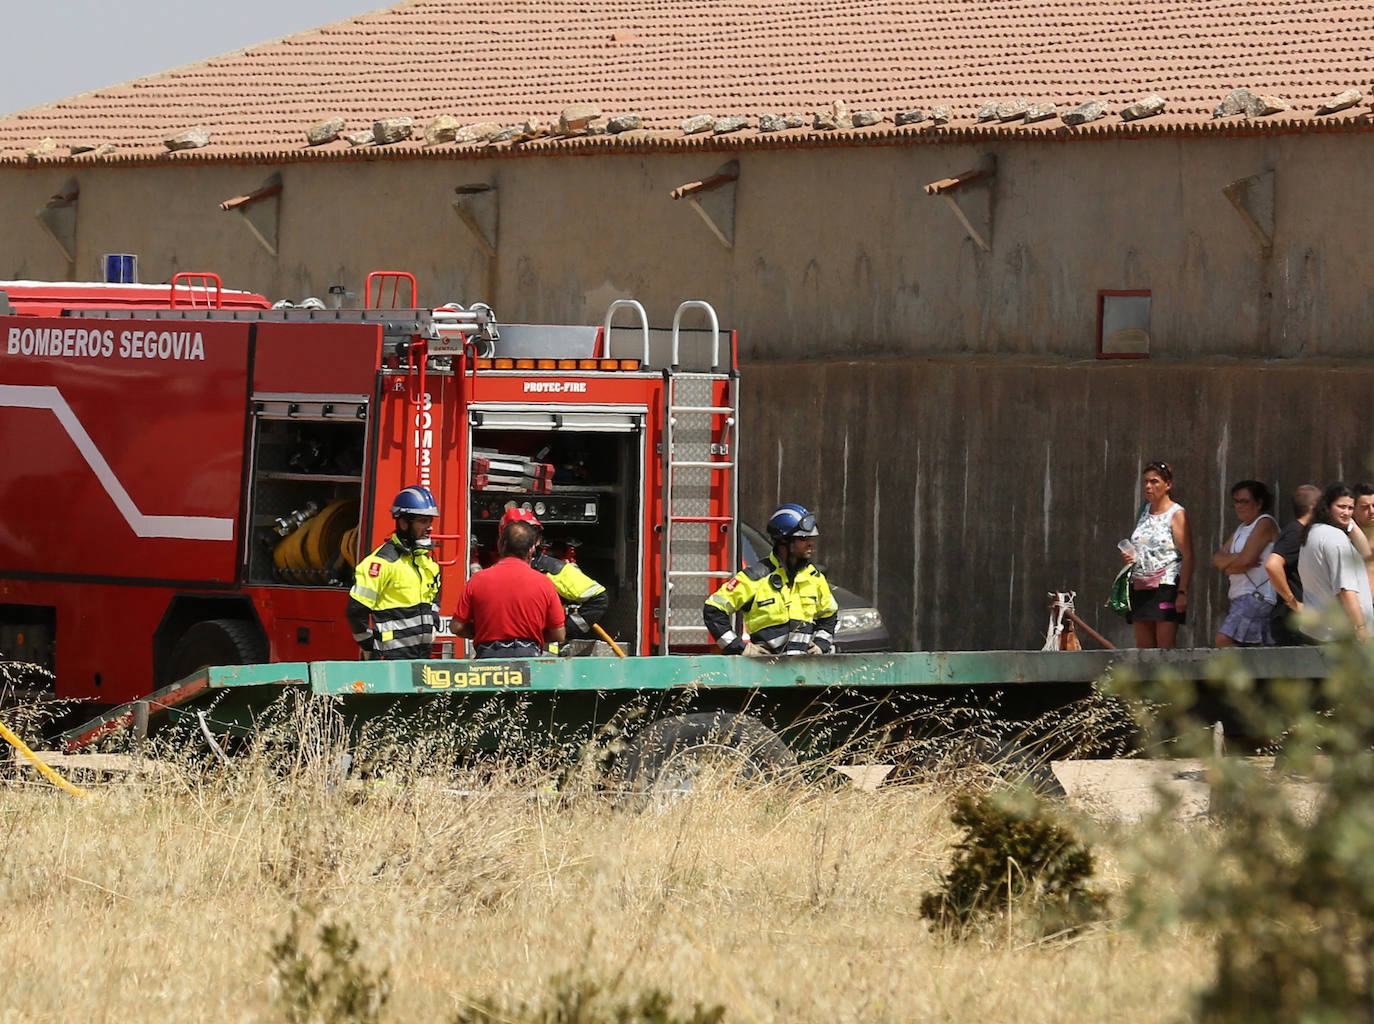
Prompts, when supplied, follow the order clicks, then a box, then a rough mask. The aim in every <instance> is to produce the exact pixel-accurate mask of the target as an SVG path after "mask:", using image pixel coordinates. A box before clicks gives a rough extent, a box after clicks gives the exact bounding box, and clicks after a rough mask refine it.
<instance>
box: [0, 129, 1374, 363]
mask: <svg viewBox="0 0 1374 1024" xmlns="http://www.w3.org/2000/svg"><path fill="white" fill-rule="evenodd" d="M1372 144H1374V137H1371V136H1369V135H1363V134H1362V135H1354V134H1351V135H1334V134H1333V135H1311V136H1297V135H1290V136H1278V137H1273V138H1230V139H1228V138H1215V139H1214V138H1175V137H1165V138H1160V139H1146V140H1125V141H1084V140H1079V141H1070V142H1062V143H1055V142H1038V143H1030V142H1015V141H1008V142H1004V143H999V144H996V145H986V146H980V147H973V146H969V145H953V144H950V145H915V146H903V147H869V148H858V147H856V148H833V149H816V150H775V151H757V152H743V153H740V154H738V157H739V162H740V175H741V176H740V179H739V182H738V185H737V192H736V209H735V223H734V229H735V248H734V249H733V250H726V249H725V248H724V247H723V246H721V245H720V243H718V242H717V241H716V239H715V238H714V237H713V236H712V235H711V234H710V233H709V232H708V231H707V229H706V227H705V226H704V225H703V224H702V223H701V222H700V221H699V220H698V219H697V217H696V215H695V214H694V213H693V212H692V210H691V209H690V207H689V206H688V204H687V203H686V202H682V201H677V202H675V201H673V200H671V199H669V198H668V192H669V190H670V189H672V188H673V187H675V186H677V185H680V184H682V183H684V182H687V181H691V180H694V179H696V178H700V177H703V176H706V175H709V174H711V173H712V172H714V171H715V170H716V169H717V168H718V167H719V166H720V165H721V163H722V162H723V161H724V160H725V159H727V157H728V156H729V154H726V153H722V152H714V153H712V152H701V153H677V154H661V155H647V156H644V155H624V156H608V155H600V156H565V157H549V156H545V157H532V158H514V159H474V158H466V159H437V160H422V161H409V160H408V161H359V162H355V163H319V164H310V163H302V164H289V165H286V166H284V167H281V168H273V167H258V166H226V165H203V166H198V165H185V166H157V167H110V168H101V167H83V168H81V169H79V170H75V171H71V170H60V169H49V168H35V169H23V170H6V171H4V172H3V173H0V218H3V223H5V224H6V225H7V229H6V231H5V232H4V234H3V237H0V276H29V277H40V278H52V277H58V278H62V277H66V276H68V275H69V274H72V275H74V276H76V277H78V278H85V277H88V276H90V275H91V274H92V273H93V272H94V269H95V266H96V261H97V259H98V256H99V254H100V253H102V252H108V251H132V252H138V253H139V255H140V258H141V263H142V269H143V277H144V279H145V280H150V281H153V280H165V279H166V278H167V276H169V275H170V274H171V273H172V272H174V271H175V270H184V269H214V270H219V271H220V272H221V273H222V274H224V275H225V277H226V280H231V281H233V282H235V283H236V284H239V285H241V286H243V287H248V288H253V289H256V290H260V291H263V292H265V293H267V294H269V295H271V296H273V297H280V296H286V297H291V298H301V297H303V296H304V295H305V294H311V293H315V294H318V293H323V292H324V291H325V290H326V289H327V288H328V287H329V286H330V285H331V284H339V283H341V284H345V285H347V286H348V287H349V288H351V289H353V290H355V291H360V289H361V285H362V280H363V277H364V275H365V274H366V273H367V272H368V271H369V270H373V269H379V268H381V269H410V270H413V271H414V272H415V273H416V275H417V276H418V277H419V278H420V281H421V289H422V298H423V299H425V300H427V301H435V302H438V301H444V300H448V299H459V300H468V301H470V300H473V299H477V298H485V299H487V300H488V301H490V302H492V303H493V305H495V307H496V309H497V311H498V313H499V314H500V315H501V316H502V317H503V318H504V319H506V320H507V321H511V322H515V321H519V320H553V321H570V322H591V321H595V320H598V319H600V317H601V315H602V313H603V312H604V309H605V306H606V304H607V303H608V302H609V300H610V299H611V298H615V297H620V296H623V295H626V294H632V295H635V296H636V297H638V298H640V299H641V300H642V301H644V302H645V304H646V305H647V306H648V308H649V311H650V313H651V315H652V316H653V317H654V319H655V320H659V321H666V320H667V319H668V318H670V317H671V314H672V311H673V309H674V308H675V306H676V304H677V302H678V301H679V300H681V299H682V298H684V297H700V298H705V299H707V300H709V301H711V302H713V303H715V304H716V305H717V307H718V309H719V310H720V312H721V315H722V319H723V320H724V321H725V322H727V323H729V324H731V325H733V326H735V327H737V328H738V329H739V330H740V331H741V336H742V338H744V339H745V343H746V346H747V347H746V353H747V354H748V355H749V356H750V357H751V358H760V359H786V358H792V357H796V356H799V355H827V356H865V357H868V356H875V355H906V354H917V353H936V352H942V353H989V354H992V353H997V354H1002V353H1015V354H1032V353H1040V354H1055V355H1065V356H1075V357H1076V356H1085V355H1092V354H1093V352H1094V350H1095V338H1096V327H1097V292H1098V290H1099V289H1150V290H1151V291H1152V292H1153V309H1152V321H1151V334H1152V336H1153V351H1154V353H1155V355H1157V356H1168V357H1173V358H1184V357H1197V356H1211V355H1221V354H1225V355H1238V356H1240V355H1244V356H1261V357H1266V358H1267V357H1292V356H1299V355H1309V356H1310V355H1328V356H1329V355H1335V356H1356V357H1359V356H1363V355H1365V354H1366V350H1367V348H1368V344H1367V340H1366V338H1367V331H1366V326H1365V325H1366V324H1367V323H1369V322H1370V319H1371V316H1374V294H1371V292H1370V290H1369V289H1368V288H1366V287H1365V282H1364V280H1363V278H1362V277H1361V275H1360V274H1359V272H1358V271H1357V269H1356V268H1358V267H1360V266H1362V265H1363V261H1364V257H1365V254H1366V248H1367V247H1366V239H1368V238H1369V237H1370V236H1371V234H1374V208H1371V207H1370V205H1369V204H1367V203H1363V202H1361V201H1359V200H1358V199H1357V198H1355V197H1358V196H1359V195H1360V194H1362V193H1361V190H1362V188H1363V185H1364V169H1365V167H1366V166H1367V165H1368V163H1369V158H1370V157H1371V156H1374V151H1371V148H1370V147H1371V145H1372ZM989 154H991V155H993V156H995V158H996V160H997V171H996V174H995V176H994V177H993V178H992V179H991V182H990V183H989V184H988V185H987V186H973V187H971V188H970V189H968V190H966V191H964V192H962V193H959V196H958V198H959V202H960V203H961V205H963V206H964V207H965V208H967V209H968V210H969V211H970V212H971V213H972V214H973V216H974V219H975V220H979V219H980V211H981V210H984V209H986V210H989V211H990V220H991V227H990V237H991V243H992V249H991V251H990V252H984V251H982V250H981V249H979V248H978V247H977V246H975V245H974V244H973V242H971V241H970V240H969V239H968V238H967V237H966V236H965V234H964V231H963V229H962V227H961V226H960V225H959V223H958V221H957V220H956V219H955V217H954V215H953V214H952V213H951V212H950V210H949V209H948V208H947V206H946V204H945V202H944V200H943V199H939V198H931V197H929V196H926V195H925V194H924V192H923V191H922V186H923V185H924V184H926V183H927V182H930V181H934V180H936V179H939V178H941V177H944V176H946V175H949V174H951V173H955V172H957V171H960V170H962V169H964V168H966V167H969V166H971V165H973V164H974V163H976V162H977V161H978V159H979V158H980V157H982V156H985V155H989ZM1266 170H1273V171H1274V172H1275V178H1274V180H1275V186H1274V200H1275V202H1274V207H1275V216H1274V222H1275V230H1274V241H1275V244H1274V248H1273V251H1272V253H1271V254H1270V255H1268V256H1265V255H1262V251H1261V248H1260V245H1259V244H1258V243H1257V242H1256V240H1255V238H1254V236H1253V235H1252V233H1251V231H1250V229H1249V228H1248V227H1247V226H1246V225H1245V224H1244V222H1243V221H1242V220H1241V218H1240V216H1239V215H1237V213H1236V212H1235V210H1234V209H1233V208H1232V206H1231V204H1230V203H1229V202H1228V201H1227V199H1226V198H1225V197H1224V196H1223V194H1222V191H1221V190H1222V188H1223V187H1224V186H1225V185H1227V184H1228V183H1230V182H1232V181H1235V180H1237V179H1239V178H1242V177H1246V176H1249V175H1253V174H1257V173H1260V172H1263V171H1266ZM273 171H280V173H281V175H282V179H283V184H284V192H283V194H282V198H281V216H280V232H279V235H280V245H279V251H280V255H279V257H275V258H274V257H273V256H271V255H269V254H268V253H267V252H266V251H265V250H264V249H263V248H262V247H261V246H259V245H258V243H257V242H256V241H255V240H254V239H253V238H252V236H251V235H250V233H249V232H248V230H247V229H246V227H245V226H244V225H243V224H242V223H241V222H240V221H241V217H240V215H239V214H237V213H226V212H224V211H221V210H220V209H219V208H218V203H219V202H220V201H221V200H223V199H226V198H229V197H230V196H235V195H240V194H243V193H245V192H248V191H251V190H252V189H254V188H257V187H258V186H259V185H260V184H261V183H262V181H263V180H264V179H265V178H266V177H267V176H268V175H269V174H270V173H272V172H273ZM71 178H75V179H76V181H77V183H78V185H79V187H80V190H81V198H80V200H79V207H78V208H79V228H78V238H79V253H78V256H77V261H76V264H75V266H74V267H69V266H68V265H67V263H66V262H65V260H64V259H63V258H62V256H61V254H60V253H59V251H58V250H57V248H56V247H55V246H54V245H53V243H52V242H51V241H50V240H49V239H48V238H47V237H46V236H45V235H44V234H43V233H42V232H41V230H40V229H39V227H38V224H37V222H36V221H35V220H34V217H33V213H34V211H35V210H36V209H37V208H38V207H40V206H42V205H43V203H44V202H45V201H46V200H47V198H48V196H50V195H52V194H54V193H56V192H58V191H59V190H61V188H62V186H63V185H64V184H65V182H66V181H67V180H68V179H71ZM469 182H486V183H490V184H495V185H497V186H498V188H499V195H500V214H499V217H500V227H499V253H498V257H497V260H496V264H495V267H494V268H493V270H494V277H493V281H494V288H493V287H491V286H488V285H487V284H486V281H485V278H484V271H485V269H486V268H485V261H484V258H483V257H482V255H481V253H480V251H479V250H478V248H477V247H476V246H475V244H474V243H473V241H472V239H471V236H470V235H469V234H468V233H467V231H466V229H465V228H464V227H463V226H462V224H461V223H460V221H459V219H458V217H457V216H456V215H455V214H454V213H453V211H452V209H451V202H452V200H453V198H454V193H453V189H454V187H455V186H457V185H461V184H465V183H469ZM486 292H492V294H484V293H486Z"/></svg>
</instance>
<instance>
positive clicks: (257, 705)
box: [59, 647, 1329, 754]
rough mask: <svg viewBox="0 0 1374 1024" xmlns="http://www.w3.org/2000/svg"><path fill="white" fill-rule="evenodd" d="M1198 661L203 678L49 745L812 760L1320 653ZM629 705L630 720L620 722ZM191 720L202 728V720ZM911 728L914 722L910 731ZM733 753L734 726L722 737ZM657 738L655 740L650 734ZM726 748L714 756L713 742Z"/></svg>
mask: <svg viewBox="0 0 1374 1024" xmlns="http://www.w3.org/2000/svg"><path fill="white" fill-rule="evenodd" d="M1218 653H1219V652H1218V651H1216V650H1211V649H1180V650H1152V651H1142V650H1122V651H948V652H915V653H892V654H851V655H835V656H832V657H815V658H781V659H768V660H765V659H751V658H739V657H724V656H720V655H703V656H671V657H639V658H627V659H618V658H563V659H554V658H549V659H531V660H511V661H439V660H431V661H319V662H292V663H282V664H267V665H239V666H228V667H217V668H208V669H205V670H203V671H201V672H198V673H196V674H195V675H193V676H191V677H189V678H187V679H184V680H181V681H180V682H178V683H175V684H172V685H171V686H168V687H165V688H163V689H162V690H160V691H158V692H156V693H153V694H151V695H149V697H147V698H146V700H145V701H142V702H134V703H132V704H126V705H121V706H119V707H116V708H113V709H110V710H108V711H107V712H105V713H104V714H102V715H100V716H98V717H96V718H94V719H92V720H91V721H89V722H86V723H85V724H83V725H81V726H78V727H76V728H74V729H71V730H68V731H67V732H65V733H63V734H61V736H60V737H59V742H60V745H61V747H62V748H63V749H66V750H69V751H71V750H76V749H80V748H82V747H86V746H88V745H90V744H92V743H94V742H96V741H99V740H100V739H101V738H102V737H105V736H106V735H108V734H110V733H113V732H115V731H117V730H120V729H127V728H129V727H136V728H137V729H138V730H140V731H141V730H142V729H144V728H145V723H146V728H147V729H148V730H149V731H150V732H155V731H157V730H158V729H159V728H164V727H166V726H168V725H174V724H177V723H189V724H192V725H195V724H197V722H198V720H199V721H200V722H201V723H202V728H206V727H205V726H204V724H203V723H207V722H208V723H209V725H208V731H210V732H212V733H214V734H216V735H220V736H224V735H238V736H247V735H250V734H251V733H252V732H253V730H254V729H255V727H256V726H257V725H258V724H259V723H260V721H261V720H262V717H263V715H264V713H265V712H266V711H267V709H268V708H269V707H271V706H273V705H274V704H275V703H276V702H278V701H279V700H280V699H281V698H282V697H283V695H285V694H289V693H294V694H298V695H301V696H308V695H314V696H318V697H327V698H332V699H333V703H334V705H335V707H336V708H337V710H338V711H339V713H340V714H341V715H342V717H343V719H344V721H345V722H347V724H348V726H349V727H350V728H351V729H357V728H360V727H362V725H363V724H364V723H366V722H368V721H372V720H376V719H379V718H383V717H386V716H398V718H397V720H404V718H405V717H406V716H410V715H413V714H418V713H419V712H421V711H422V709H425V708H427V707H429V708H433V707H435V706H439V707H440V708H446V709H447V710H448V711H449V712H450V713H453V714H458V715H466V714H469V713H472V714H476V713H477V712H478V709H479V708H480V709H484V713H489V712H490V711H492V710H495V711H496V712H497V715H496V717H497V718H500V717H501V716H502V715H506V716H509V715H510V714H511V713H513V712H516V711H518V715H517V717H519V718H520V719H521V724H522V727H523V728H524V729H525V730H526V734H527V735H528V734H530V733H534V734H539V735H541V736H543V737H546V738H547V739H548V740H549V741H551V742H554V743H558V742H566V741H567V740H569V739H570V738H574V737H576V736H578V735H581V736H583V737H586V736H590V735H592V734H594V733H595V732H596V730H597V729H598V728H599V727H602V726H604V725H606V724H607V723H611V722H614V721H615V720H616V719H617V718H619V719H620V720H621V725H620V727H619V731H618V735H620V736H621V737H623V738H625V739H626V740H627V741H628V742H629V743H630V745H631V746H633V743H634V741H635V734H636V733H637V732H638V733H642V734H645V735H648V734H652V733H654V731H655V724H657V725H660V726H661V725H662V724H663V722H665V721H668V720H669V719H672V720H675V721H678V720H680V719H681V718H682V716H683V711H684V710H688V711H690V712H692V713H693V714H692V716H691V717H693V718H694V719H696V720H697V724H698V725H701V723H702V721H704V720H705V717H704V716H714V717H711V718H710V721H711V722H714V723H715V726H716V728H717V729H718V730H719V729H720V728H721V727H722V725H723V724H727V723H734V722H741V721H742V722H744V723H746V724H747V725H748V726H749V728H748V729H747V730H746V732H747V734H748V735H749V736H752V737H754V739H755V740H757V738H758V736H759V735H761V734H760V732H759V728H763V730H764V733H765V734H766V736H767V737H770V739H769V740H768V742H770V743H776V742H781V743H785V744H786V745H787V747H788V748H790V750H791V751H794V752H798V753H805V754H817V753H824V752H825V751H826V749H827V748H829V749H833V748H834V747H835V746H837V745H839V744H841V743H843V742H845V741H846V739H848V738H849V737H851V736H852V735H854V733H855V732H856V731H857V730H858V729H860V728H862V729H865V730H869V731H871V730H873V729H874V728H881V727H882V726H884V725H886V724H891V723H898V724H899V725H900V724H902V723H904V727H906V728H908V729H909V728H910V727H911V726H912V725H913V721H912V717H911V716H912V715H913V714H914V715H916V716H919V714H920V705H919V704H918V703H912V700H913V699H915V700H919V698H921V697H930V698H936V699H939V698H949V699H958V700H961V701H963V702H965V703H966V704H972V705H975V706H976V705H978V704H979V703H981V702H983V701H987V702H992V701H993V700H994V696H993V695H994V694H996V698H995V699H996V701H997V703H998V714H999V716H1001V717H1005V718H1010V719H1012V720H1018V719H1025V720H1029V719H1032V718H1034V717H1035V716H1036V715H1038V714H1040V713H1042V712H1045V711H1049V710H1052V709H1054V708H1058V707H1064V706H1066V705H1069V704H1071V703H1072V702H1074V701H1075V700H1078V699H1080V698H1084V697H1087V696H1088V695H1090V694H1091V693H1092V691H1093V684H1094V683H1095V682H1096V681H1097V680H1099V679H1101V678H1102V677H1103V676H1104V675H1106V674H1107V673H1108V672H1109V671H1111V670H1113V669H1115V668H1125V669H1128V670H1130V671H1132V672H1134V673H1136V674H1138V675H1140V676H1154V675H1157V674H1159V673H1161V672H1165V671H1167V672H1169V673H1172V674H1174V675H1175V676H1177V677H1179V678H1181V679H1185V680H1195V681H1198V682H1200V683H1201V682H1205V681H1207V680H1210V679H1215V678H1216V677H1217V672H1218V665H1219V664H1226V665H1229V666H1231V667H1234V668H1239V669H1240V670H1241V671H1243V672H1244V673H1246V674H1247V675H1249V676H1250V677H1252V678H1254V679H1257V680H1276V679H1317V678H1322V677H1324V676H1325V675H1326V673H1327V670H1328V660H1329V655H1328V652H1326V651H1325V650H1323V649H1321V648H1316V647H1287V648H1273V647H1271V648H1235V649H1231V650H1228V651H1226V652H1225V661H1224V662H1223V661H1219V660H1218ZM631 706H634V707H636V708H637V710H636V712H635V714H633V715H631V716H627V715H626V710H627V709H628V708H630V707H631ZM202 714H203V715H204V718H203V719H202V718H201V715H202ZM916 724H917V725H919V723H916ZM726 731H727V732H728V733H729V735H730V736H732V737H735V738H737V739H741V740H742V739H743V738H744V736H745V733H742V732H740V731H739V730H738V729H736V727H735V726H734V725H729V728H728V729H727V730H726ZM658 732H659V733H661V732H662V729H661V728H660V729H659V730H658ZM727 742H728V741H727Z"/></svg>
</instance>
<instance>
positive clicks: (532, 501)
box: [469, 416, 644, 648]
mask: <svg viewBox="0 0 1374 1024" xmlns="http://www.w3.org/2000/svg"><path fill="white" fill-rule="evenodd" d="M588 419H589V420H593V422H592V423H590V424H586V425H583V426H582V428H581V429H578V430H576V431H570V430H556V429H555V430H500V429H490V430H484V429H481V428H476V429H474V430H473V432H472V446H473V458H474V460H476V459H478V458H484V457H485V458H489V459H491V458H492V457H491V456H488V455H486V454H485V453H486V452H488V451H494V452H496V453H498V454H497V456H496V458H497V459H499V457H500V456H506V457H508V458H511V459H514V460H517V461H525V462H528V463H531V464H546V465H552V467H553V471H552V474H551V477H550V479H549V480H548V481H547V482H544V481H540V482H538V483H537V484H536V486H537V487H538V489H533V488H531V489H526V488H524V487H515V488H512V489H510V490H505V489H502V488H501V487H500V486H499V485H498V486H494V487H493V486H491V485H490V484H488V485H487V486H485V487H484V488H483V489H480V490H472V491H471V492H470V495H469V516H470V520H469V521H470V522H471V524H472V534H471V535H472V542H473V549H474V552H473V553H474V558H475V560H476V561H477V562H478V563H479V564H483V565H485V564H489V563H490V562H491V561H492V560H494V559H495V557H496V524H497V523H498V522H499V520H500V518H501V515H502V513H503V512H504V511H505V510H506V509H507V508H510V507H521V508H527V509H529V510H530V511H532V512H533V513H534V514H535V515H536V516H538V517H539V520H540V522H541V523H543V525H544V543H545V545H546V550H548V552H549V553H550V554H552V555H553V556H554V557H556V558H563V559H565V560H566V559H569V558H571V560H574V561H576V562H577V565H578V566H579V568H581V569H582V571H583V572H585V573H586V574H587V575H588V576H590V577H591V578H592V579H594V580H596V581H597V582H598V583H600V584H601V585H602V586H604V587H605V588H606V591H607V594H608V596H609V599H610V608H609V610H608V611H607V613H606V616H605V618H604V619H602V621H601V627H602V628H603V629H604V630H605V631H606V632H607V633H609V634H610V635H611V636H612V637H614V638H616V639H617V640H619V641H622V642H623V645H626V646H628V647H630V648H637V647H638V644H639V637H638V629H637V624H638V622H639V616H640V611H641V609H640V606H639V595H640V593H641V591H642V586H641V575H642V571H643V570H642V568H641V567H642V564H643V557H644V556H643V551H642V545H641V536H640V534H641V530H640V516H641V504H640V503H641V500H642V499H641V494H640V491H641V486H642V474H641V472H640V468H639V467H640V466H642V465H643V458H644V456H643V430H642V424H640V423H639V422H638V421H637V420H635V421H634V422H630V421H629V418H628V417H625V416H608V417H607V418H606V424H605V426H606V428H607V429H606V430H605V431H604V432H603V431H601V430H598V429H597V424H595V422H594V417H588ZM530 474H531V475H532V476H537V475H538V474H539V471H538V470H532V471H530ZM474 475H477V474H474Z"/></svg>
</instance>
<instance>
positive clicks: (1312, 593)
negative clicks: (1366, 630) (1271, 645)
mask: <svg viewBox="0 0 1374 1024" xmlns="http://www.w3.org/2000/svg"><path fill="white" fill-rule="evenodd" d="M1298 575H1299V576H1300V577H1302V605H1303V617H1304V618H1306V617H1307V615H1309V614H1312V615H1315V616H1317V617H1318V620H1319V621H1318V622H1317V623H1316V624H1315V625H1308V626H1304V627H1303V632H1305V633H1306V634H1307V635H1308V636H1310V637H1312V638H1313V639H1314V640H1335V639H1336V638H1337V637H1338V636H1348V635H1349V634H1350V633H1351V632H1352V630H1353V629H1354V627H1353V625H1352V624H1351V622H1350V618H1349V616H1347V615H1346V614H1345V609H1344V608H1343V607H1342V605H1341V601H1340V592H1341V591H1342V590H1353V591H1354V592H1355V593H1356V594H1358V595H1359V599H1360V608H1361V609H1362V610H1363V612H1364V621H1365V622H1366V623H1370V624H1371V625H1374V602H1371V600H1370V594H1369V573H1367V572H1365V568H1364V559H1362V558H1361V557H1360V553H1359V552H1358V551H1356V550H1355V545H1354V544H1352V543H1350V538H1349V537H1347V536H1346V535H1345V534H1344V533H1343V532H1342V531H1341V530H1340V529H1338V528H1337V527H1335V526H1328V525H1327V524H1325V523H1316V524H1315V525H1313V527H1312V529H1311V530H1309V531H1308V533H1307V540H1306V542H1304V544H1303V546H1302V550H1301V551H1299V552H1298Z"/></svg>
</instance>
